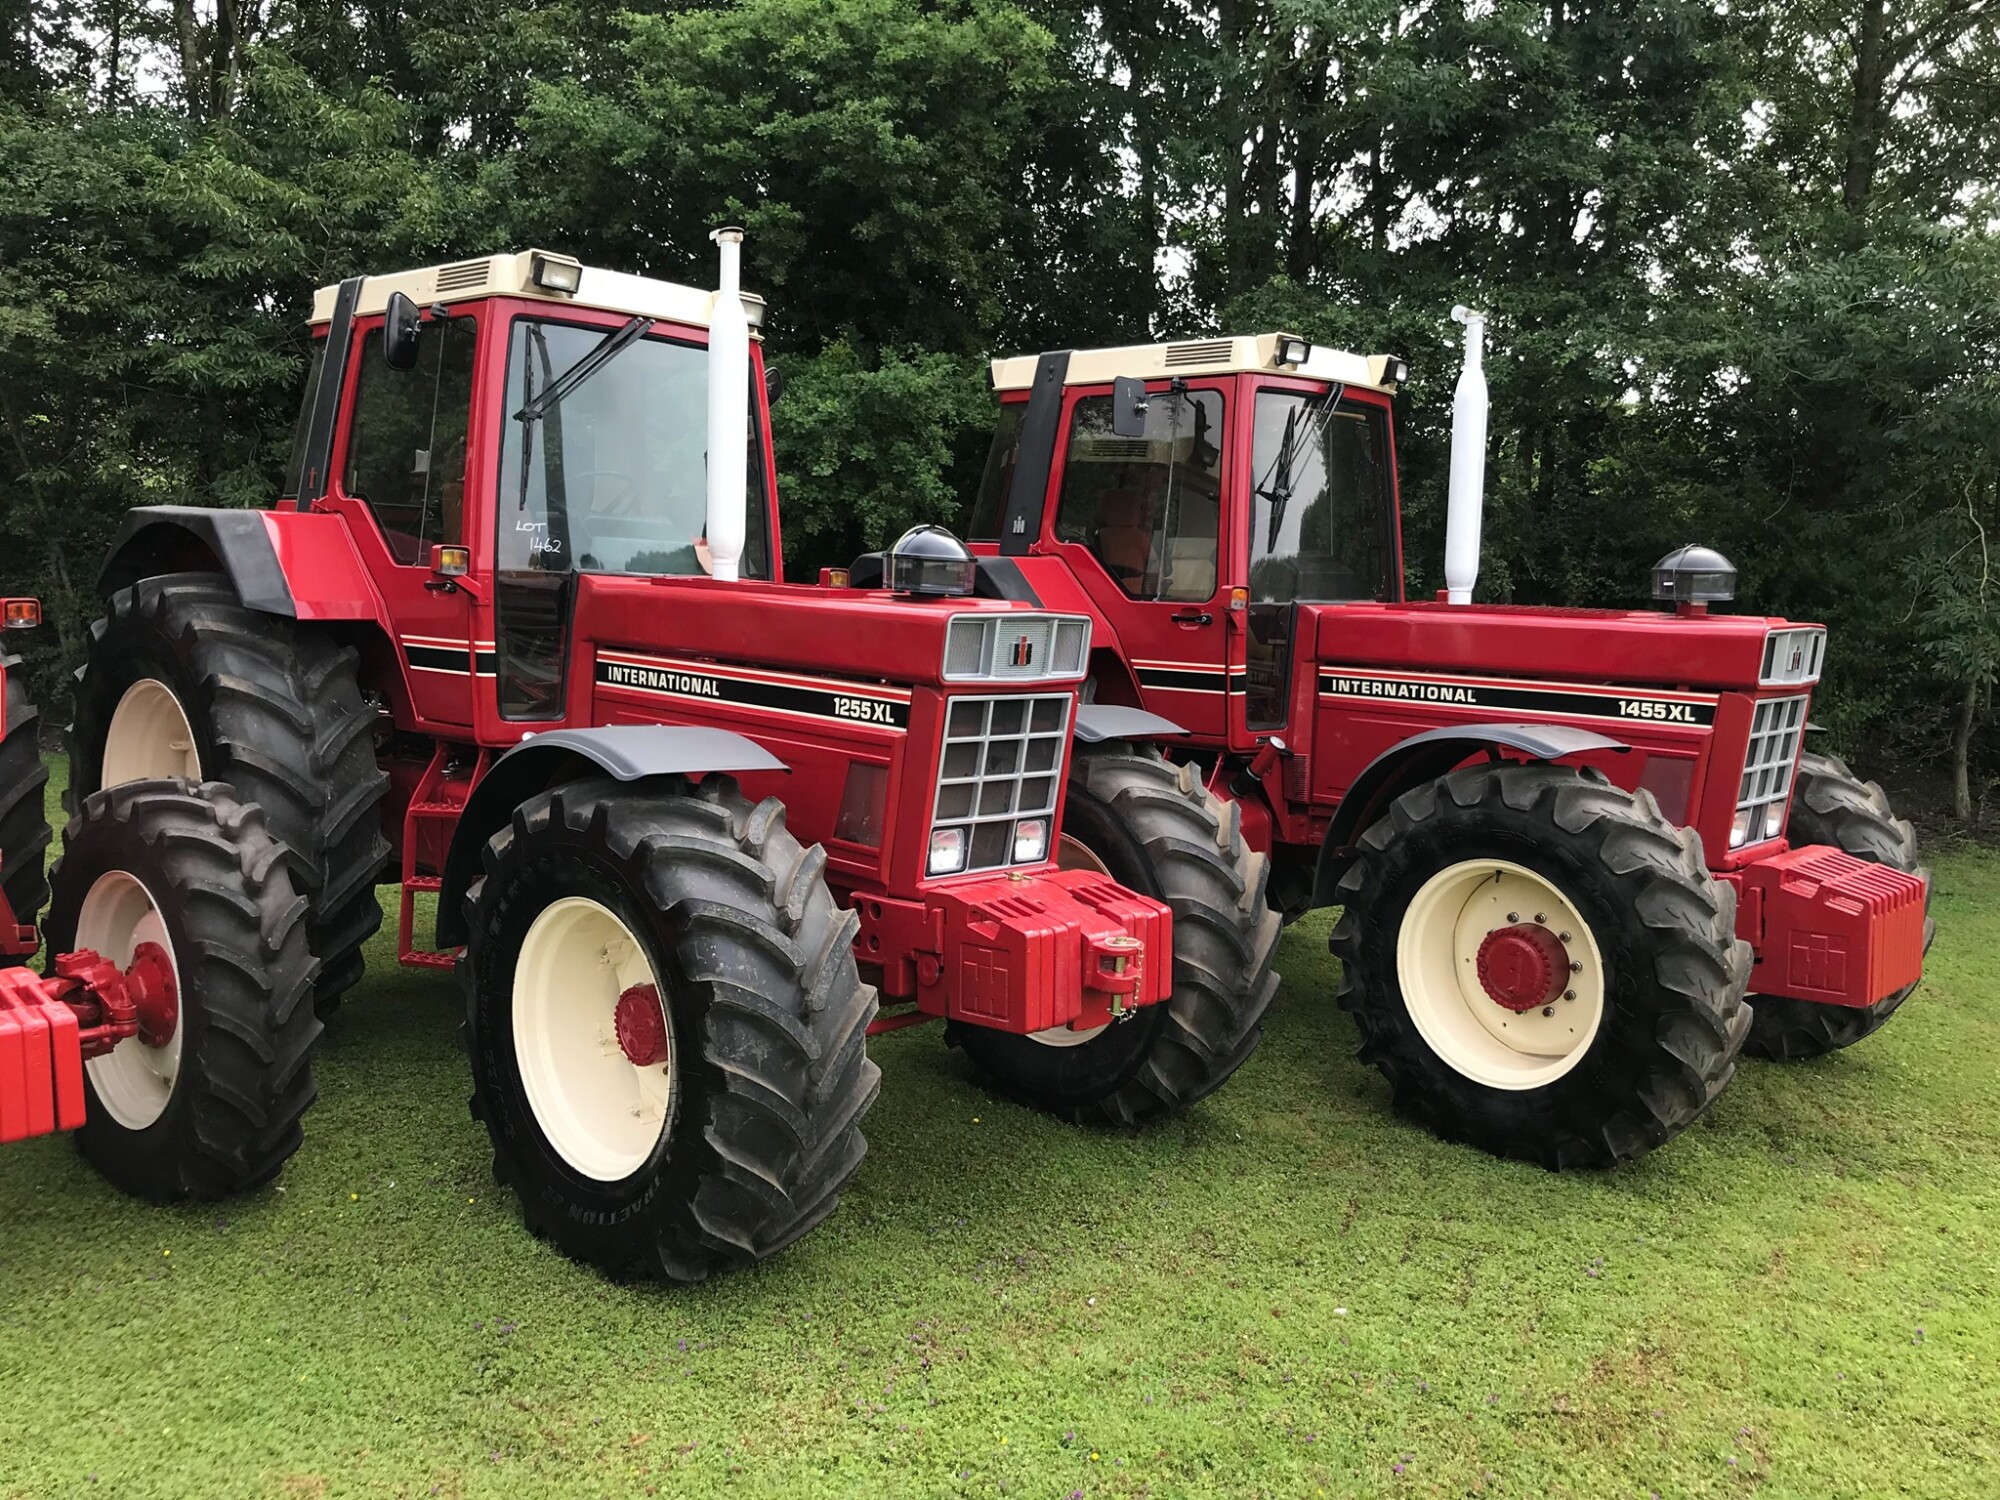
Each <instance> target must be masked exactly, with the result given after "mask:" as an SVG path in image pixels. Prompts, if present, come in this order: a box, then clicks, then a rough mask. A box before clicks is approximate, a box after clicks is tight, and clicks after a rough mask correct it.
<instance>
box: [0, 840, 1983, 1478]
mask: <svg viewBox="0 0 2000 1500" xmlns="http://www.w3.org/2000/svg"><path fill="white" fill-rule="evenodd" d="M1937 874H1938V891H1937V902H1936V908H1935V910H1936V913H1937V916H1938V918H1939V923H1940V927H1941V936H1940V938H1939V941H1938V944H1937V947H1936V948H1935V949H1934V951H1933V953H1932V956H1931V962H1930V974H1929V978H1928V980H1927V981H1926V984H1925V986H1924V988H1923V990H1922V991H1920V992H1919V995H1918V997H1917V998H1916V999H1914V1000H1912V1001H1911V1002H1910V1004H1909V1006H1908V1007H1907V1009H1906V1010H1905V1011H1904V1012H1903V1014H1902V1015H1901V1016H1900V1017H1899V1018H1898V1019H1897V1021H1896V1023H1895V1024H1894V1025H1892V1026H1891V1027H1889V1028H1888V1029H1887V1030H1886V1031H1885V1032H1884V1033H1883V1034H1882V1035H1881V1036H1879V1037H1876V1038H1874V1039H1871V1040H1870V1041H1868V1042H1866V1043H1864V1044H1862V1045H1861V1046H1860V1047H1858V1048H1856V1049H1854V1050H1853V1051H1852V1052H1851V1053H1849V1054H1847V1055H1844V1056H1840V1057H1836V1058H1833V1059H1830V1060H1828V1061H1826V1062H1823V1063H1821V1064H1817V1065H1812V1066H1806V1067H1796V1068H1789V1069H1785V1068H1777V1067H1773V1066H1769V1065H1761V1064H1749V1063H1746V1064H1745V1065H1744V1067H1743V1069H1742V1071H1741V1072H1740V1073H1739V1075H1738V1077H1737V1080H1736V1083H1735V1084H1734V1086H1733V1087H1732V1088H1731V1089H1730V1090H1729V1092H1728V1093H1727V1094H1726V1095H1725V1096H1724V1098H1723V1099H1722V1100H1721V1102H1720V1103H1719V1104H1718V1105H1717V1106H1716V1107H1715V1108H1714V1110H1713V1111H1712V1112H1711V1113H1710V1114H1709V1116H1708V1117H1707V1118H1706V1119H1705V1120H1704V1122H1703V1123H1702V1124H1701V1125H1700V1126H1699V1127H1698V1128H1696V1129H1694V1130H1692V1131H1690V1132H1689V1133H1688V1134H1687V1135H1685V1136H1683V1137H1682V1138H1681V1139H1679V1140H1678V1141H1676V1142H1674V1143H1673V1144H1672V1145H1671V1146H1669V1147H1668V1148H1667V1149H1665V1150H1664V1151H1661V1152H1659V1153H1657V1154H1655V1155H1654V1156H1652V1157H1649V1158H1648V1159H1646V1160H1645V1161H1642V1162H1640V1163H1638V1164H1636V1165H1635V1166H1633V1167H1630V1168H1628V1169H1625V1170H1622V1171H1619V1172H1617V1173H1614V1174H1611V1175H1609V1176H1570V1177H1554V1176H1550V1175H1548V1174H1546V1173H1543V1172H1541V1171H1539V1170H1536V1169H1533V1168H1529V1167H1524V1166H1517V1165H1512V1164H1508V1163H1502V1162H1498V1161H1493V1160H1489V1159H1488V1158H1486V1157H1484V1156H1481V1155H1479V1154H1478V1153H1476V1152H1473V1151H1470V1150H1466V1149H1463V1148H1459V1147H1452V1146H1447V1145H1442V1144H1440V1143H1438V1142H1436V1141H1433V1140H1431V1139H1429V1138H1428V1137H1426V1136H1424V1135H1422V1134H1420V1133H1418V1132H1417V1131H1415V1130H1413V1129H1411V1128H1409V1127H1406V1126H1404V1125H1403V1124H1401V1123H1399V1122H1398V1121H1396V1120H1395V1119H1394V1118H1393V1117H1392V1116H1391V1115H1390V1114H1389V1112H1388V1109H1387V1106H1386V1101H1385V1097H1384V1090H1383V1087H1382V1086H1381V1084H1380V1083H1379V1082H1378V1081H1377V1079H1376V1077H1375V1075H1374V1074H1373V1073H1372V1072H1371V1071H1368V1070H1365V1069H1363V1068H1362V1067H1360V1066H1359V1065H1357V1064H1356V1063H1355V1061H1354V1058H1353V1053H1354V1034H1353V1030H1352V1028H1351V1026H1350V1025H1349V1023H1348V1021H1347V1020H1346V1018H1345V1017H1343V1016H1341V1015H1340V1014H1338V1013H1337V1012H1336V1011H1335V1010H1334V1008H1333V1006H1332V1004H1331V1001H1330V999H1329V998H1328V996H1329V992H1330V989H1331V984H1332V978H1333V967H1332V964H1331V961H1330V960H1329V959H1328V958H1327V956H1326V951H1325V937H1326V922H1325V920H1324V917H1323V916H1322V918H1321V919H1319V920H1315V921H1310V922H1307V923H1304V924H1302V925H1301V926H1300V927H1299V928H1297V929H1295V930H1294V931H1293V932H1292V933H1291V934H1289V935H1288V937H1287V938H1286V940H1285V946H1284V950H1283V954H1282V956H1281V966H1282V968H1283V970H1284V972H1285V974H1286V975H1287V981H1286V985H1285V988H1284V990H1283V991H1282V992H1281V994H1280V996H1279V999H1278V1001H1277V1004H1276V1005H1275V1006H1274V1007H1273V1010H1272V1013H1271V1016H1270V1020H1269V1023H1268V1025H1267V1027H1266V1030H1265V1041H1264V1045H1263V1048H1262V1050H1261V1051H1259V1052H1258V1054H1257V1055H1256V1056H1255V1057H1254V1058H1253V1059H1252V1060H1251V1061H1250V1063H1249V1064H1248V1065H1247V1066H1246V1067H1245V1068H1244V1070H1243V1071H1242V1073H1241V1074H1239V1075H1238V1076H1237V1078H1236V1079H1235V1080H1233V1081H1232V1082H1231V1084H1230V1085H1229V1086H1228V1087H1227V1088H1225V1089H1223V1090H1222V1091H1221V1092H1220V1093H1219V1094H1218V1095H1217V1096H1216V1097H1215V1098H1214V1099H1212V1100H1210V1101H1209V1102H1207V1103H1206V1104H1204V1105H1202V1106H1201V1107H1200V1108H1198V1109H1196V1110H1195V1111H1194V1112H1193V1113H1192V1114H1191V1115H1189V1116H1188V1117H1187V1118H1185V1119H1182V1120H1178V1121H1173V1122H1170V1123H1168V1124H1166V1125H1164V1126H1161V1127H1159V1128H1156V1129H1152V1130H1148V1131H1146V1132H1143V1133H1141V1134H1136V1135H1128V1134H1119V1133H1111V1132H1105V1133H1098V1132H1084V1131H1078V1130H1074V1129H1070V1128H1067V1127H1064V1126H1060V1125H1056V1124H1053V1123H1051V1122H1050V1121H1048V1120H1046V1119H1043V1118H1041V1117H1039V1116H1037V1115H1034V1114H1030V1113H1027V1112H1025V1111H1022V1110H1019V1109H1015V1108H1012V1107H1010V1106H1007V1105H1003V1104H1000V1103H997V1102H995V1101H994V1100H992V1099H990V1098H988V1097H986V1096H985V1095H984V1094H982V1093H981V1092H980V1091H979V1090H978V1089H977V1088H976V1087H975V1086H973V1084H972V1083H970V1082H969V1081H968V1079H967V1077H966V1073H965V1067H964V1064H963V1062H962V1060H961V1059H960V1058H959V1057H958V1056H957V1054H955V1053H951V1052H948V1051H946V1050H945V1049H944V1048H943V1047H942V1046H941V1044H940V1041H939V1038H938V1036H937V1034H936V1033H935V1032H934V1031H933V1030H931V1029H928V1028H919V1029H918V1030H915V1031H912V1032H904V1033H900V1034H897V1035H894V1036H891V1037H887V1038H884V1039H883V1040H882V1041H881V1042H880V1043H879V1045H878V1047H877V1056H878V1057H879V1059H880V1061H881V1064H882V1071H883V1092H882V1099H881V1102H880V1103H879V1104H878V1105H877V1106H876V1108H875V1112H874V1114H873V1115H872V1116H871V1118H870V1121H869V1130H868V1133H869V1138H870V1141H871V1150H870V1153H869V1156H868V1160H867V1163H866V1165H865V1166H864V1167H863V1168H862V1171H861V1174H860V1177H859V1179H858V1180H857V1182H856V1183H855V1185H854V1188H853V1190H852V1192H851V1193H850V1194H849V1196H848V1198H847V1200H846V1202H845V1204H844V1205H843V1207H842V1208H841V1210H840V1212H839V1213H838V1214H837V1215H835V1217H834V1218H833V1219H832V1220H831V1221H830V1222H829V1223H828V1224H827V1225H826V1226H825V1227H824V1228H822V1229H821V1230H819V1231H818V1232H816V1233H814V1234H812V1235H811V1236H809V1237H808V1238H807V1239H806V1240H805V1241H804V1242H802V1243H801V1244H800V1245H798V1246H797V1247H795V1248H794V1249H792V1250H791V1251H788V1252H787V1253H785V1254H784V1255H782V1256H780V1257H778V1259H777V1260H776V1261H775V1262H774V1263H772V1264H771V1265H770V1266H768V1267H766V1268H765V1269H763V1270H761V1271H759V1272H756V1273H754V1274H749V1275H741V1276H732V1277H726V1278H723V1279H721V1280H719V1281H717V1282H715V1283H713V1284H711V1285H709V1286H707V1287H704V1288H700V1289H697V1290H693V1291H666V1290H657V1289H648V1288H636V1289H635V1288H629V1287H622V1286H616V1285H613V1284H611V1283H609V1282H606V1281H604V1280H603V1279H601V1278H600V1277H598V1276H596V1275H593V1274H591V1273H589V1272H586V1271H583V1270H580V1269H578V1268H577V1267H575V1266H572V1265H570V1264H569V1263H567V1262H566V1261H564V1260H563V1259H562V1258H561V1257H560V1256H558V1255H556V1254H554V1253H552V1252H551V1251H549V1250H548V1249H546V1248H544V1247H543V1246H541V1245H539V1244H537V1243H536V1242H535V1241H534V1240H533V1239H531V1238H530V1237H529V1236H528V1235H527V1234H526V1232H525V1231H523V1230H522V1228H521V1227H520V1225H519V1223H518V1221H517V1219H516V1217H515V1213H514V1208H513V1205H512V1203H511V1202H510V1201H509V1199H508V1196H507V1195H506V1194H505V1193H504V1192H499V1191H496V1190H495V1188H494V1187H493V1184H492V1180H491V1178H490V1176H489V1175H488V1165H487V1164H488V1157H487V1149H486V1144H485V1140H484V1137H483V1135H482V1134H481V1132H480V1131H479V1130H478V1129H477V1128H476V1127H475V1126H474V1124H473V1122H472V1121H471V1120H470V1119H469V1118H468V1117H467V1114H466V1109H465V1104H464V1098H465V1094H466V1092H467V1079H466V1071H465V1064H464V1062H463V1059H462V1058H461V1056H460V1054H459V1052H458V1050H457V1047H456V1045H455V1040H454V1037H455V1032H456V1028H457V1021H458V1009H457V1002H456V999H455V993H454V990H453V987H452V986H451V984H450V983H449V982H448V981H447V980H445V979H443V978H441V977H438V976H428V975H407V974H404V973H401V972H399V971H398V970H397V969H396V967H395V966H394V963H393V961H392V959H391V955H390V952H389V945H388V942H387V941H386V939H385V940H378V942H377V943H376V945H375V948H374V950H373V951H372V952H371V955H370V960H371V971H370V973H371V977H370V979H369V981H368V982H367V983H366V985H365V986H364V987H363V988H362V989H361V990H360V991H358V992H357V993H356V995H355V997H354V998H353V999H351V1000H350V1001H349V1003H348V1006H347V1008H346V1009H345V1010H344V1011H343V1012H342V1014H341V1016H340V1018H339V1020H338V1022H337V1023H336V1024H335V1025H334V1026H333V1028H332V1029H331V1030H330V1031H329V1033H328V1035H327V1038H326V1041H325V1045H324V1049H323V1053H322V1057H321V1063H320V1067H319V1081H320V1099H319V1103H318V1105H317V1106H316V1107H315V1108H314V1110H313V1111H312V1113H311V1114H310V1115H309V1116H308V1117H307V1140H306V1145H305V1149H304V1150H303V1151H302V1152H301V1153H300V1154H299V1156H298V1157H297V1158H296V1159H295V1160H294V1161H293V1162H292V1164H291V1165H290V1166H289V1167H288V1168H287V1169H286V1171H285V1173H284V1176H283V1178H282V1179H281V1180H282V1186H281V1187H276V1188H272V1189H267V1190H265V1191H263V1192H260V1193H257V1194H255V1195H253V1196H251V1197H249V1198H246V1199H243V1200H241V1201H235V1202H229V1203H225V1204H221V1205H214V1206H207V1207H191V1208H186V1209H178V1210H165V1211H163V1210H158V1209H152V1208H148V1207H144V1206H142V1205H139V1204H136V1203H132V1202H129V1201H127V1200H125V1199H123V1198H120V1197H119V1196H117V1195H116V1194H115V1193H113V1192H112V1191H111V1190H110V1189H109V1188H107V1187H106V1186H105V1185H104V1184H103V1183H101V1182H100V1181H98V1180H97V1179H96V1178H95V1177H94V1176H93V1175H92V1174H91V1173H90V1172H89V1171H88V1170H87V1169H85V1168H84V1167H83V1166H82V1164H81V1163H80V1162H79V1161H78V1159H77V1158H76V1156H75V1153H74V1151H73V1150H72V1148H71V1147H70V1146H69V1144H68V1143H67V1142H66V1141H62V1140H44V1141H36V1142H30V1143H27V1144H25V1145H19V1146H15V1147H12V1148H9V1149H8V1150H7V1151H6V1152H5V1153H4V1157H0V1496H9V1497H11V1496H15V1495H20V1496H43V1495H71V1494H82V1493H87V1494H92V1495H99V1494H104V1495H167V1496H238V1495H243V1496H254V1495H275V1496H314V1495H321V1494H326V1495H339V1494H362V1493H367V1494H376V1493H382V1494H408V1495H415V1496H423V1495H431V1494H436V1495H444V1496H461V1495H495V1496H502V1495H504V1496H510V1497H511V1496H525V1495H539V1494H572V1493H573V1494H591V1495H598V1494H606V1495H642V1494H654V1493H657V1494H660V1495H670V1496H676V1497H683V1496H685V1497H692V1496H705V1495H745V1496H755V1495H868V1496H957V1495H969V1496H990V1495H999V1494H1003V1493H1004V1494H1006V1495H1010V1496H1034V1497H1043V1496H1066V1495H1069V1494H1071V1493H1072V1492H1073V1491H1076V1490H1081V1491H1082V1492H1083V1493H1084V1494H1085V1495H1086V1496H1092V1497H1098V1496H1150V1497H1169V1496H1209V1495H1213V1496H1231V1497H1236V1496H1250V1495H1272V1496H1312V1495H1318V1494H1321V1493H1324V1494H1328V1495H1397V1494H1410V1495H1451V1496H1459V1495H1481V1496H1487V1495H1491V1496H1510V1495H1511V1496H1524V1497H1525V1496H1543V1495H1561V1496H1579V1497H1590V1500H1596V1497H1603V1496H1626V1495H1630V1496H1638V1497H1645V1496H1648V1495H1649V1494H1652V1493H1657V1494H1659V1495H1661V1496H1663V1497H1679V1496H1695V1495H1739V1494H1751V1493H1756V1494H1761V1495H1767V1496H1800V1497H1814V1500H1818V1497H1828V1496H1850V1495H1853V1496H1859V1495H1879V1494H1905V1495H1913V1496H1924V1497H1945V1496H1969V1497H1970V1496H1991V1495H1993V1494H1995V1493H2000V1303H1996V1301H1995V1300H1994V1292H1995V1291H1996V1284H1997V1283H2000V1275H1996V1272H2000V1264H1997V1263H1996V1257H2000V1229H1996V1225H2000V1082H1996V1075H1995V1069H1994V1065H1993V1059H1994V1057H1995V1055H1996V1053H2000V959H1996V957H1995V955H1996V953H2000V856H1996V855H1995V854H1993V853H1991V852H1979V851H1972V852H1968V853H1961V854H1956V855H1953V856H1951V857H1949V858H1947V859H1945V860H1943V861H1942V862H1941V863H1940V864H1939V867H1938V871H1937ZM1398 1465H1400V1466H1401V1467H1400V1469H1399V1468H1398V1467H1397V1466H1398Z"/></svg>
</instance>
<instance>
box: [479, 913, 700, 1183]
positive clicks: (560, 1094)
mask: <svg viewBox="0 0 2000 1500" xmlns="http://www.w3.org/2000/svg"><path fill="white" fill-rule="evenodd" d="M648 991H650V1003H653V1004H656V1005H658V1006H659V1028H660V1031H659V1034H660V1036H661V1038H662V1047H663V1051H664V1055H663V1056H661V1057H660V1058H659V1059H658V1060H657V1061H653V1062H649V1063H648V1064H647V1065H645V1066H640V1065H639V1064H637V1063H635V1062H634V1061H633V1060H632V1058H631V1057H630V1056H628V1055H627V1052H626V1049H625V1047H624V1045H622V1044H621V1042H620V1040H619V1030H618V1019H619V1005H620V1001H621V999H622V998H623V997H625V996H628V995H634V996H635V999H636V998H637V997H644V996H646V993H647V992H648ZM661 1002H662V992H661V988H660V982H659V976H658V975H656V974H655V973H654V972H653V966H652V963H651V962H650V961H649V960H648V959H647V957H646V950H645V949H644V948H643V947H642V946H641V945H640V942H639V940H638V938H636V937H635V936H633V934H632V930H631V929H630V928H628V927H627V926H626V925H625V924H624V922H623V921H621V920H620V919H619V918H618V916H617V914H616V913H614V912H613V911H612V910H611V909H610V908H609V907H607V906H604V905H602V904H601V903H599V902H596V901H592V900H590V899H589V898H588V897H585V896H565V897H563V898H562V899H560V900H558V901H554V902H551V903H550V904H549V905H548V906H546V907H544V908H543V909H542V911H541V913H540V915H538V916H537V917H536V918H535V920H534V922H533V923H532V924H530V926H529V928H528V935H527V937H526V938H524V939H523V940H522V942H521V957H520V960H519V962H518V963H517V964H516V965H515V969H514V994H513V1020H514V1053H515V1058H516V1060H517V1062H518V1063H519V1066H520V1069H521V1084H522V1087H523V1088H524V1089H525V1090H526V1091H527V1095H528V1107H529V1109H530V1110H532V1111H533V1113H534V1116H535V1123H536V1124H537V1125H539V1126H540V1127H541V1130H542V1134H543V1135H544V1136H545V1137H547V1139H548V1142H549V1144H550V1145H551V1146H552V1147H554V1148H555V1151H556V1154H557V1155H558V1156H560V1157H561V1158H562V1159H563V1160H564V1161H565V1162H567V1163H568V1164H569V1165H570V1166H571V1167H572V1168H574V1169H575V1170H576V1171H578V1172H580V1173H582V1174H583V1175H584V1176H585V1177H588V1178H590V1179H592V1180H593V1181H596V1182H619V1181H622V1180H624V1179H625V1178H627V1177H630V1176H631V1175H632V1174H633V1173H634V1172H636V1171H638V1170H639V1169H640V1168H641V1167H642V1166H644V1165H645V1164H646V1162H647V1161H648V1160H649V1159H650V1158H651V1157H652V1155H653V1152H654V1149H655V1148H656V1147H657V1146H658V1145H659V1142H660V1137H661V1136H662V1135H664V1134H665V1133H666V1129H667V1122H668V1121H669V1120H670V1119H671V1118H672V1115H673V1104H674V1067H675V1057H674V1045H673V1040H674V1039H673V1019H672V1016H671V1014H670V1013H669V1012H668V1010H667V1008H666V1006H665V1005H664V1004H663V1003H661ZM625 1003H626V1004H627V1005H628V1006H631V1005H633V1004H634V1003H635V1000H626V1001H625Z"/></svg>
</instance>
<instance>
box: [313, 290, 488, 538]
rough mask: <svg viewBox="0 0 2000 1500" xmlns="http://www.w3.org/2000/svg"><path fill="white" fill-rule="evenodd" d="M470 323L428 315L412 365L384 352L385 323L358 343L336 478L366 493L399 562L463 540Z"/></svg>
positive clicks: (362, 497) (359, 497)
mask: <svg viewBox="0 0 2000 1500" xmlns="http://www.w3.org/2000/svg"><path fill="white" fill-rule="evenodd" d="M476 327H477V325H476V323H475V322H474V320H473V319H471V318H447V319H445V320H444V321H443V322H441V323H426V324H425V325H424V331H423V337H422V338H421V339H420V340H418V343H417V364H416V368H415V369H411V370H392V369H390V368H389V367H388V365H386V364H384V363H383V361H382V330H381V329H379V328H377V329H374V330H372V331H371V332H370V333H369V334H368V336H367V338H366V339H365V340H363V342H362V347H361V353H360V357H361V374H360V377H359V379H358V381H357V383H356V386H355V392H354V420H353V423H352V425H351V427H350V429H349V431H348V434H347V468H346V473H345V475H344V476H343V480H342V483H343V487H344V488H345V489H346V491H347V493H348V494H350V495H352V496H353V497H354V498H355V499H357V500H365V501H366V502H367V503H368V508H369V509H370V510H371V511H373V512H374V513H375V521H376V524H377V525H379V526H380V527H381V528H382V535H383V537H384V538H385V539H386V540H387V542H388V544H389V552H390V554H391V555H392V556H393V557H394V558H395V559H396V561H397V562H399V563H422V562H427V561H428V560H429V558H430V549H431V546H432V544H433V543H436V542H461V541H463V540H465V533H464V530H463V525H464V506H465V429H466V424H467V422H468V421H469V420H470V418H471V414H472V345H473V337H474V333H475V331H476Z"/></svg>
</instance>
